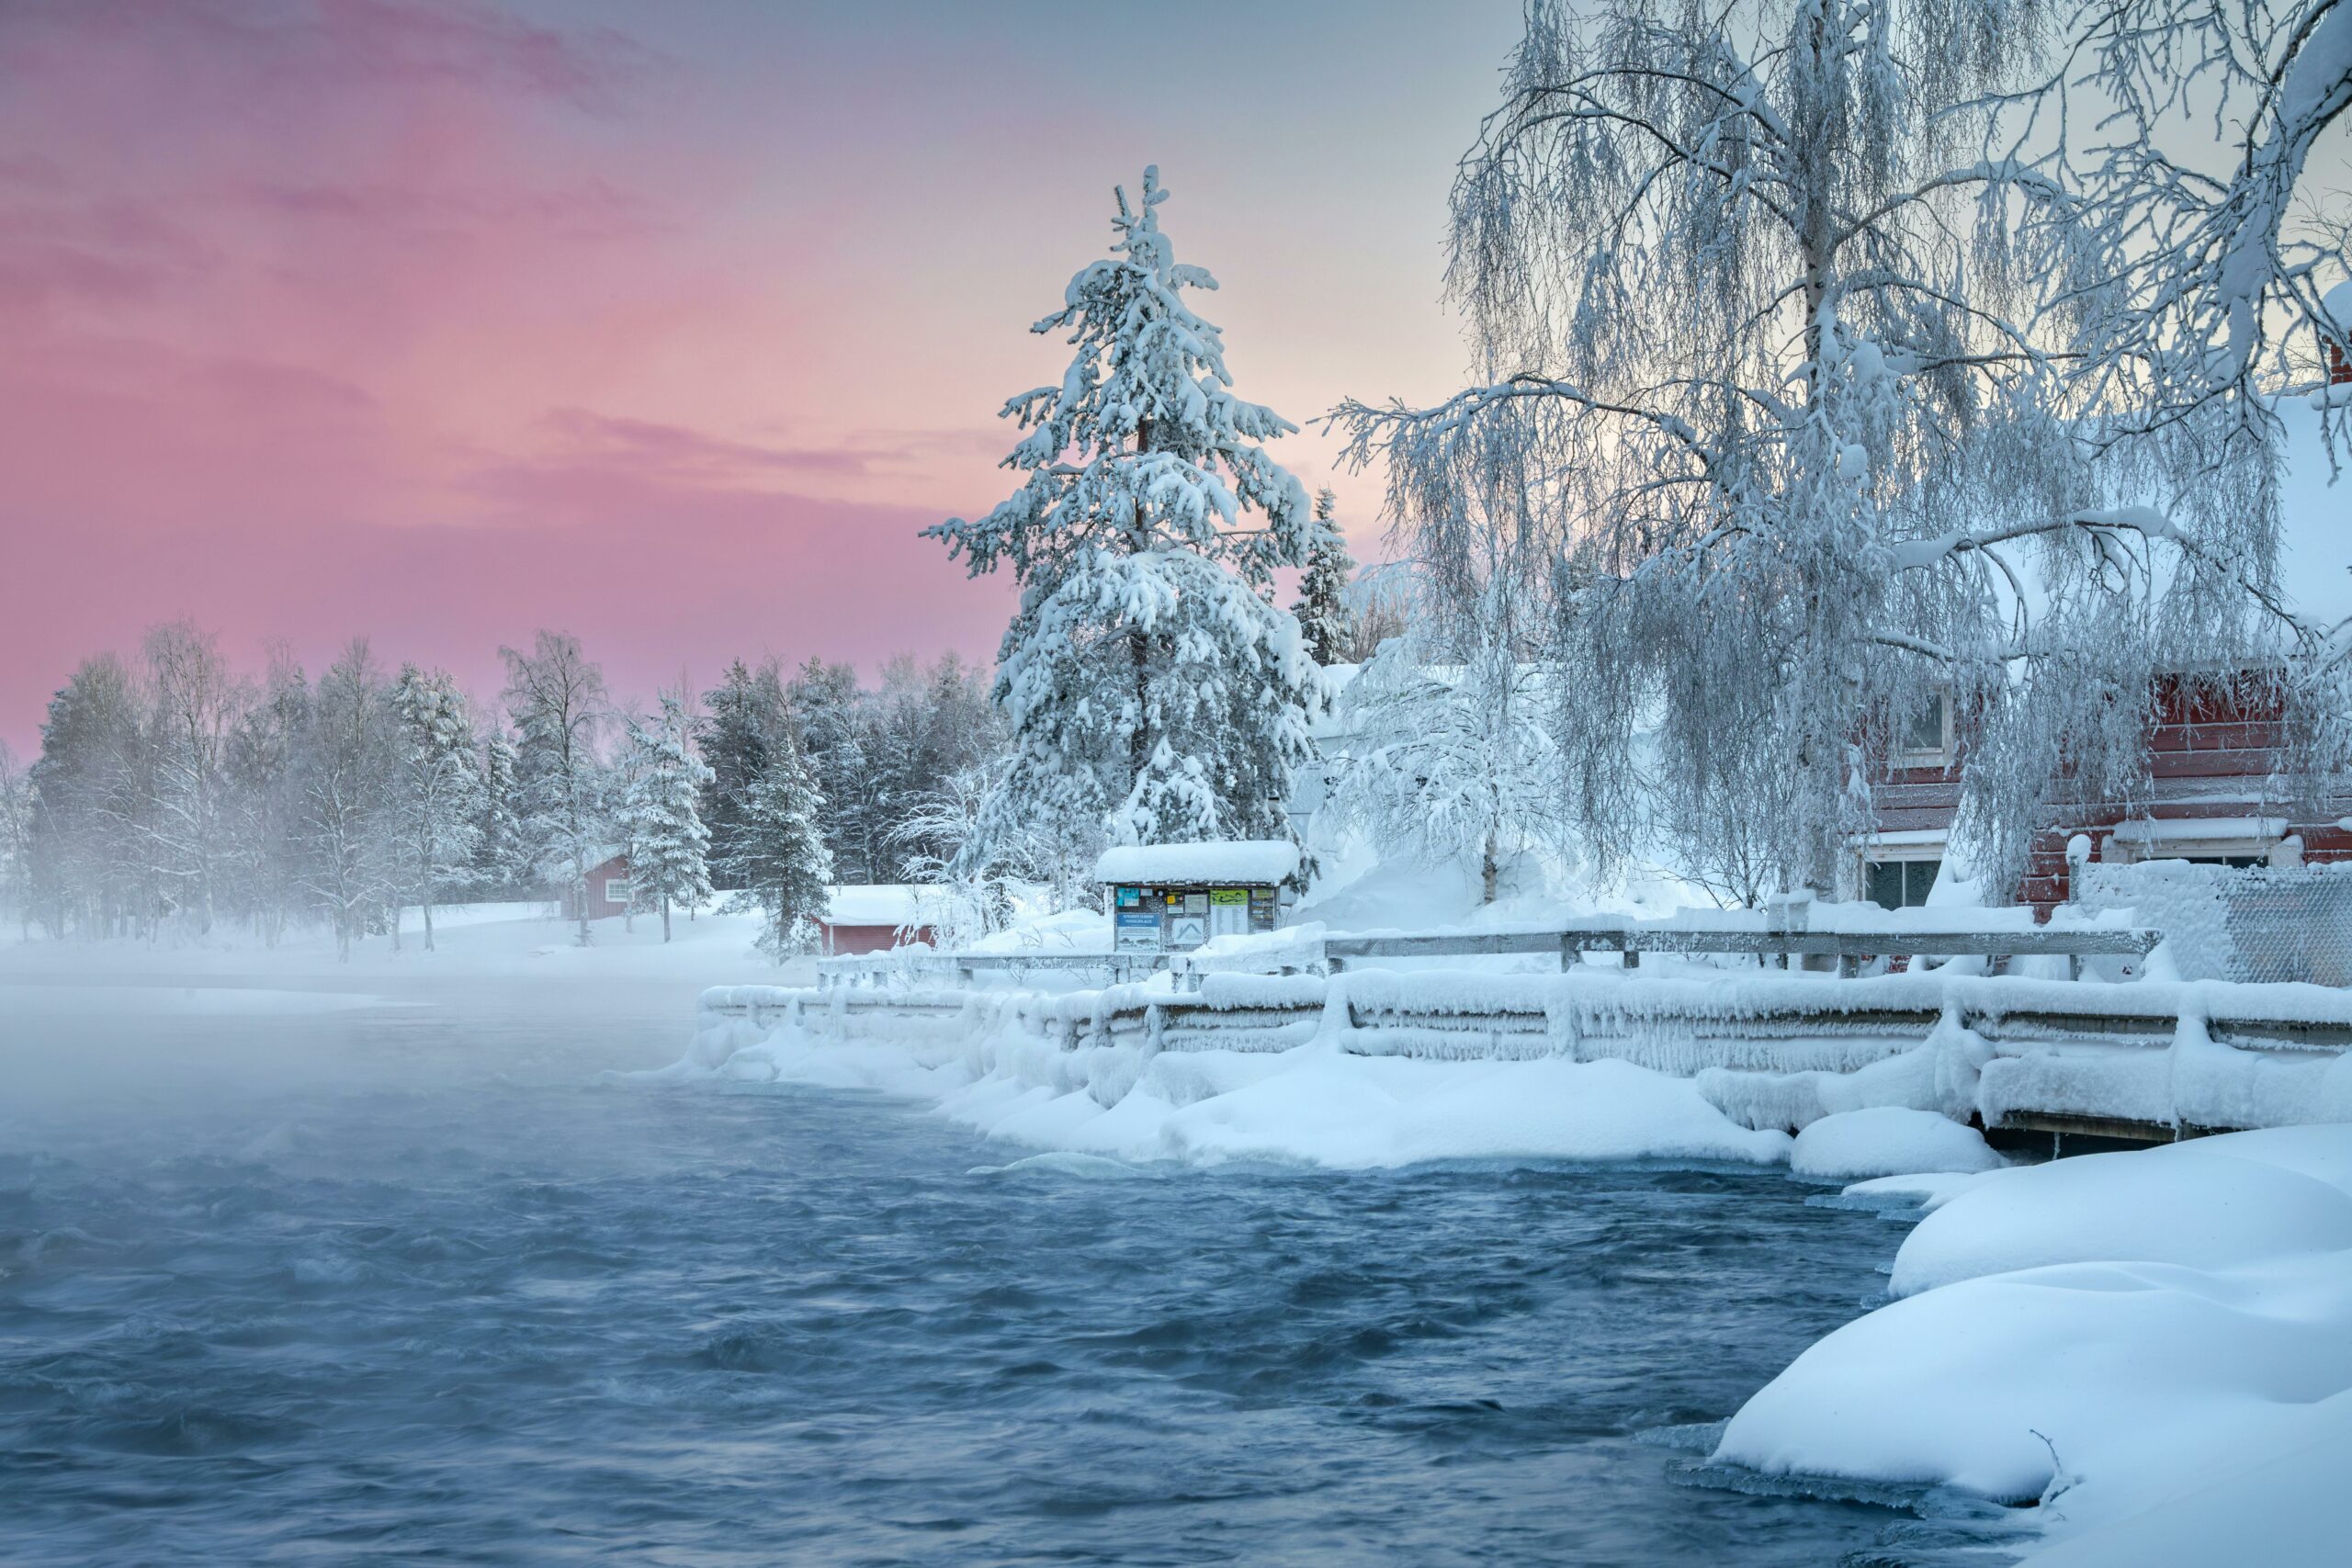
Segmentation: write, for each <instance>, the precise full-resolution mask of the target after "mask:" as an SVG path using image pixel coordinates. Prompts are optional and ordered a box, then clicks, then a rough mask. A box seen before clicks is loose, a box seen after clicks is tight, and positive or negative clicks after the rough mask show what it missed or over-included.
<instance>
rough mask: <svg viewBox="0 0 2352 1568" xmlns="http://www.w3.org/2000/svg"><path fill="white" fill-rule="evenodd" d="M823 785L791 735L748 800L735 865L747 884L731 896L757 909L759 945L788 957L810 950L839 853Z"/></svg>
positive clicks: (776, 956)
mask: <svg viewBox="0 0 2352 1568" xmlns="http://www.w3.org/2000/svg"><path fill="white" fill-rule="evenodd" d="M824 809H825V797H824V795H823V792H822V791H820V790H819V789H818V787H817V781H816V780H815V779H814V778H812V777H811V776H810V775H809V767H808V764H807V763H806V762H804V761H801V759H800V748H799V746H798V745H797V744H796V743H795V742H794V740H793V739H792V737H791V736H790V735H788V734H787V735H786V736H784V737H783V738H782V739H781V741H780V742H779V744H778V745H777V747H776V749H775V754H774V755H773V756H772V757H770V759H769V761H768V767H767V771H766V772H765V773H762V774H761V775H760V776H759V778H758V779H757V780H756V781H754V782H753V784H752V788H751V792H750V793H749V794H748V795H746V796H745V797H744V801H743V837H742V840H741V843H740V845H739V847H738V848H737V850H736V853H735V861H734V863H733V865H732V866H731V867H730V868H729V869H730V871H731V872H732V874H733V875H732V880H734V881H735V882H736V883H737V885H738V886H741V889H742V891H741V893H739V894H737V895H736V897H734V898H733V899H732V900H731V901H730V902H729V908H731V909H735V910H739V911H757V912H758V914H759V916H760V918H761V920H762V922H763V929H762V931H761V934H760V942H759V945H760V950H761V951H762V952H763V953H766V954H767V955H768V956H769V957H770V958H771V959H773V960H775V962H776V963H778V964H782V963H783V962H784V961H785V959H786V958H787V957H789V956H790V955H791V954H793V953H805V952H807V951H808V950H809V946H810V945H811V943H812V942H813V941H814V940H815V935H816V922H817V920H818V919H819V918H820V917H821V916H822V915H823V914H824V912H825V908H826V905H827V903H828V901H829V898H830V893H829V891H828V889H829V885H830V884H831V882H832V879H833V857H832V853H831V851H829V850H827V849H826V847H825V835H824V829H823V826H822V821H823V817H824Z"/></svg>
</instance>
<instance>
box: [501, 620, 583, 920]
mask: <svg viewBox="0 0 2352 1568" xmlns="http://www.w3.org/2000/svg"><path fill="white" fill-rule="evenodd" d="M498 653H499V657H500V658H502V659H503V660H505V661H506V706H507V711H508V712H509V713H510V714H511V715H512V716H514V720H515V733H516V734H517V735H518V736H520V737H521V739H522V744H521V745H520V746H519V747H518V748H517V749H516V752H515V760H516V763H517V768H516V773H517V776H518V777H519V779H520V780H521V783H522V786H523V804H524V808H525V816H524V819H523V831H524V839H525V841H526V842H527V843H528V844H530V845H531V846H532V853H533V859H534V860H535V861H536V862H537V863H538V864H539V865H540V866H541V867H542V868H543V869H546V870H548V871H551V872H553V873H554V874H555V875H557V876H559V877H560V878H562V880H563V884H564V886H567V887H569V888H570V889H571V902H572V908H574V909H575V910H576V911H577V912H578V914H579V919H580V944H581V945H582V947H585V946H587V945H588V940H589V933H588V868H589V867H590V866H591V865H593V864H594V863H595V861H596V858H597V852H598V851H599V850H600V849H601V848H603V847H604V845H605V835H606V833H607V831H608V830H609V826H610V825H609V824H608V823H607V822H606V821H605V814H604V811H603V809H602V807H603V787H602V779H601V773H602V768H601V762H600V759H599V758H598V756H597V753H596V741H597V737H598V736H599V735H600V734H601V733H602V732H603V729H604V724H605V710H606V708H607V706H608V703H607V700H606V697H605V676H604V671H601V670H599V669H598V668H597V667H596V666H595V665H594V664H592V663H590V662H589V661H588V659H587V656H586V655H584V654H582V652H581V651H580V639H579V638H578V637H573V636H571V634H570V633H568V632H550V631H542V632H540V633H539V634H538V636H537V639H536V641H535V642H534V643H533V645H532V649H531V651H530V652H529V653H521V652H518V651H516V650H515V649H511V648H502V649H499V650H498Z"/></svg>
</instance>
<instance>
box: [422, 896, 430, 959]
mask: <svg viewBox="0 0 2352 1568" xmlns="http://www.w3.org/2000/svg"><path fill="white" fill-rule="evenodd" d="M419 908H422V909H424V951H425V952H427V953H430V952H432V951H433V899H432V897H431V896H430V895H427V896H426V897H425V900H424V903H423V904H422V905H420V906H419Z"/></svg>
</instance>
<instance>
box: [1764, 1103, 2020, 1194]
mask: <svg viewBox="0 0 2352 1568" xmlns="http://www.w3.org/2000/svg"><path fill="white" fill-rule="evenodd" d="M2000 1164H2001V1156H1998V1155H1996V1154H1995V1153H1994V1152H1993V1151H1992V1149H1991V1148H1990V1147H1988V1146H1987V1145H1985V1135H1984V1134H1982V1133H1979V1132H1978V1131H1977V1130H1976V1129H1975V1128H1973V1127H1966V1126H1962V1124H1961V1123H1959V1122H1955V1121H1953V1120H1951V1118H1950V1117H1948V1116H1941V1115H1939V1114H1937V1113H1936V1112H1935V1111H1909V1110H1905V1109H1904V1108H1903V1107H1901V1106H1896V1105H1881V1106H1875V1107H1872V1108H1871V1109H1870V1110H1866V1111H1839V1112H1838V1114H1836V1115H1834V1116H1825V1117H1823V1118H1822V1119H1821V1120H1819V1121H1818V1122H1812V1123H1811V1124H1809V1125H1808V1126H1807V1127H1806V1128H1805V1129H1804V1131H1803V1132H1801V1133H1799V1134H1797V1141H1796V1145H1795V1146H1794V1147H1793V1148H1792V1149H1791V1150H1790V1151H1789V1169H1790V1170H1791V1171H1792V1172H1794V1173H1795V1174H1796V1175H1798V1176H1805V1177H1811V1178H1813V1179H1815V1180H1818V1181H1853V1180H1856V1179H1860V1178H1862V1177H1868V1176H1909V1175H1916V1174H1918V1173H1921V1172H1927V1171H1938V1172H1942V1171H1980V1170H1992V1169H1994V1168H1997V1167H1998V1166H1999V1165H2000Z"/></svg>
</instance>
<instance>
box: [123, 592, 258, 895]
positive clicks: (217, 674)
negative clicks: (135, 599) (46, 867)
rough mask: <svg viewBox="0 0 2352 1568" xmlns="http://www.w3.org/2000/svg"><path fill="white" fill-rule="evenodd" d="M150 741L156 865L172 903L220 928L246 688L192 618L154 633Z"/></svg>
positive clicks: (148, 821)
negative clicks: (229, 801) (233, 734)
mask: <svg viewBox="0 0 2352 1568" xmlns="http://www.w3.org/2000/svg"><path fill="white" fill-rule="evenodd" d="M143 651H144V653H145V656H146V666H147V690H148V716H149V724H150V726H151V729H150V739H149V745H150V750H151V755H152V759H153V795H154V808H153V811H152V812H149V813H144V814H142V816H143V818H144V826H145V829H146V841H147V846H148V850H149V853H150V858H151V861H152V863H153V866H154V868H155V870H156V872H157V874H158V876H159V879H160V880H161V881H162V883H163V884H164V886H166V887H168V889H169V890H170V893H169V896H170V898H171V901H172V904H173V906H174V907H175V908H177V909H179V910H181V911H183V912H184V913H185V915H186V916H187V918H188V919H190V920H192V921H193V922H194V924H195V926H196V929H197V930H198V931H209V930H211V929H212V915H213V902H214V898H215V897H216V895H217V894H218V892H219V890H220V889H219V883H220V860H221V858H222V856H223V853H224V852H225V851H226V849H227V842H226V839H227V834H226V832H225V826H226V825H225V823H224V821H223V818H222V805H223V796H224V793H225V792H224V788H223V781H222V778H221V770H222V767H223V764H224V761H225V760H226V751H227V748H228V742H229V733H230V730H231V728H232V726H233V724H234V723H235V721H236V717H237V712H238V708H239V706H240V699H241V693H240V690H239V687H238V685H237V683H236V682H235V681H233V680H232V678H231V676H230V673H229V666H228V661H227V660H223V659H222V658H221V657H220V642H219V640H218V639H217V638H215V637H213V636H212V635H211V634H210V633H209V632H206V631H203V630H200V629H199V628H198V626H196V625H195V624H194V623H192V622H189V621H172V622H169V623H167V624H165V625H164V626H157V627H155V628H154V629H153V630H152V631H150V632H149V633H148V634H147V637H146V642H145V646H144V649H143Z"/></svg>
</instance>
